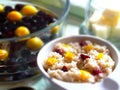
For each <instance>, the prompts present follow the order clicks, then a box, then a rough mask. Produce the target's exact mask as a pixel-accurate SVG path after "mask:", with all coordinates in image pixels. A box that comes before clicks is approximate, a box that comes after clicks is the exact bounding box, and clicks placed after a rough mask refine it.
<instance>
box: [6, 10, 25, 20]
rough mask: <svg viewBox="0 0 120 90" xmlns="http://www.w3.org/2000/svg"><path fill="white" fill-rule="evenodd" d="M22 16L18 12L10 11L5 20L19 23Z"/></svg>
mask: <svg viewBox="0 0 120 90" xmlns="http://www.w3.org/2000/svg"><path fill="white" fill-rule="evenodd" d="M22 17H23V16H22V14H21V13H20V12H18V11H11V12H9V13H8V15H7V19H8V20H10V21H20V20H22Z"/></svg>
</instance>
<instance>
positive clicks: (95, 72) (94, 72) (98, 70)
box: [92, 67, 102, 75]
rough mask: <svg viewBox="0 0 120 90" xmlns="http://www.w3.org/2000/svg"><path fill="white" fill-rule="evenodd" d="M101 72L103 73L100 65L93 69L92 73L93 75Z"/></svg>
mask: <svg viewBox="0 0 120 90" xmlns="http://www.w3.org/2000/svg"><path fill="white" fill-rule="evenodd" d="M100 73H102V70H101V69H100V68H98V67H96V68H95V69H94V70H93V71H92V74H93V75H99V74H100Z"/></svg>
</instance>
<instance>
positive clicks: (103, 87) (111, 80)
mask: <svg viewBox="0 0 120 90" xmlns="http://www.w3.org/2000/svg"><path fill="white" fill-rule="evenodd" d="M86 39H87V40H90V41H92V42H95V43H97V44H100V45H105V46H107V48H108V49H109V50H110V52H111V57H112V58H113V60H115V63H116V64H115V69H114V71H113V72H112V73H111V74H110V75H109V76H108V77H106V78H105V79H104V80H102V81H101V82H97V83H95V84H90V83H69V82H64V81H60V80H57V79H54V78H51V77H50V76H49V75H48V73H47V72H46V71H45V70H44V68H43V62H44V59H45V58H46V57H48V54H49V53H50V52H51V51H52V50H53V47H54V44H56V43H58V42H63V43H68V42H74V41H80V40H86ZM37 63H38V67H39V69H40V71H41V72H42V74H43V75H44V76H45V77H46V78H47V79H48V80H50V81H51V82H52V83H54V85H57V86H58V87H60V88H61V90H64V89H65V90H89V89H91V90H119V89H120V80H119V75H120V74H119V70H118V69H119V68H120V63H119V52H118V50H117V49H116V47H115V46H114V45H113V44H111V43H110V42H108V41H106V40H104V39H101V38H99V37H95V36H90V35H78V36H67V37H61V38H58V39H55V40H53V41H51V42H49V43H48V44H46V45H45V46H44V47H43V48H42V49H41V50H40V52H39V53H38V57H37Z"/></svg>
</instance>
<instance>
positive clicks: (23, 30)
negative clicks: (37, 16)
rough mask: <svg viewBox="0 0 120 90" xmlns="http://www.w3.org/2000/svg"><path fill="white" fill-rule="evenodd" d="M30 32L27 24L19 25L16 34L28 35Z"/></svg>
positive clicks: (19, 35)
mask: <svg viewBox="0 0 120 90" xmlns="http://www.w3.org/2000/svg"><path fill="white" fill-rule="evenodd" d="M29 34H30V30H29V29H28V28H27V27H25V26H19V27H18V28H17V29H16V30H15V35H16V36H18V37H21V36H26V35H29Z"/></svg>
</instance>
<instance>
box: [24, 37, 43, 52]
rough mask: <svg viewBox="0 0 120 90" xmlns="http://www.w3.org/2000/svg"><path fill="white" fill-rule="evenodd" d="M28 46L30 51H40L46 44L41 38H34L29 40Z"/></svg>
mask: <svg viewBox="0 0 120 90" xmlns="http://www.w3.org/2000/svg"><path fill="white" fill-rule="evenodd" d="M26 45H27V47H28V48H29V49H30V50H39V49H40V48H41V47H42V46H43V45H44V43H43V41H42V40H41V39H40V38H39V37H33V38H31V39H29V40H27V42H26Z"/></svg>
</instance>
